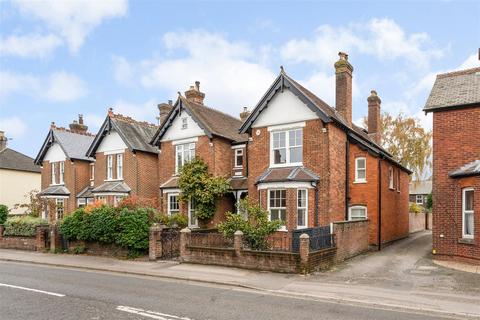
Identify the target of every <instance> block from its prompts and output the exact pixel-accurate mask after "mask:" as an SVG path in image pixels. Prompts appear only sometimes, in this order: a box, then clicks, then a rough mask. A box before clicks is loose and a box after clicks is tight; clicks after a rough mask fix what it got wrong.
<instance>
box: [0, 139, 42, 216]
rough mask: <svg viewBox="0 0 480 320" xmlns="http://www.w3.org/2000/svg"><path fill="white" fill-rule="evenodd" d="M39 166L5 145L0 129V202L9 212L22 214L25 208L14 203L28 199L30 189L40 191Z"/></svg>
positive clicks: (24, 201)
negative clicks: (17, 206)
mask: <svg viewBox="0 0 480 320" xmlns="http://www.w3.org/2000/svg"><path fill="white" fill-rule="evenodd" d="M40 182H41V168H40V166H38V165H35V164H34V163H33V159H32V158H30V157H29V156H27V155H24V154H23V153H20V152H18V151H15V150H13V149H10V148H8V147H7V137H6V136H5V132H3V131H0V204H4V205H6V206H7V207H8V208H9V209H10V212H9V213H10V214H23V213H24V212H25V209H23V208H14V207H15V205H16V204H25V203H26V202H28V201H29V199H28V198H26V196H27V195H28V193H29V192H31V191H34V190H36V191H40Z"/></svg>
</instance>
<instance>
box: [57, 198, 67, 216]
mask: <svg viewBox="0 0 480 320" xmlns="http://www.w3.org/2000/svg"><path fill="white" fill-rule="evenodd" d="M60 203H61V204H62V205H61V206H59V204H60ZM60 211H61V213H60V214H59V212H60ZM64 214H65V199H64V198H56V199H55V220H61V219H63V215H64ZM59 215H60V216H61V217H60V218H59Z"/></svg>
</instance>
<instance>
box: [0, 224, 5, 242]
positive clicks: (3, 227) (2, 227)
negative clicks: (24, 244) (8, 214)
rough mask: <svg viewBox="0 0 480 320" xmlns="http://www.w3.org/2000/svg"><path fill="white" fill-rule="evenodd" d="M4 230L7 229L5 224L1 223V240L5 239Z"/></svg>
mask: <svg viewBox="0 0 480 320" xmlns="http://www.w3.org/2000/svg"><path fill="white" fill-rule="evenodd" d="M3 231H5V226H4V225H3V224H0V240H2V239H3Z"/></svg>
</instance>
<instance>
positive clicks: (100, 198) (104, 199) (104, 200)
mask: <svg viewBox="0 0 480 320" xmlns="http://www.w3.org/2000/svg"><path fill="white" fill-rule="evenodd" d="M95 200H98V201H100V203H102V204H107V196H96V197H95Z"/></svg>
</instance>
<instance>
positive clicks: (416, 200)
mask: <svg viewBox="0 0 480 320" xmlns="http://www.w3.org/2000/svg"><path fill="white" fill-rule="evenodd" d="M419 197H420V200H421V201H420V202H418V199H419ZM415 203H416V204H421V205H423V195H422V194H417V195H415Z"/></svg>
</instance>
